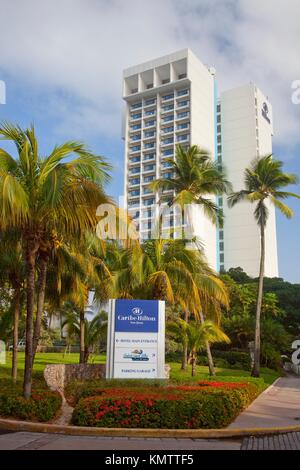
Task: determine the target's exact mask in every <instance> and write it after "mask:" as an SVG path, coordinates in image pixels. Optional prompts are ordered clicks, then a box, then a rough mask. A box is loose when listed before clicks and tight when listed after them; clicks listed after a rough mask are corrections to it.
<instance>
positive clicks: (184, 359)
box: [181, 312, 189, 370]
mask: <svg viewBox="0 0 300 470" xmlns="http://www.w3.org/2000/svg"><path fill="white" fill-rule="evenodd" d="M184 320H185V321H186V322H188V321H189V314H188V312H184ZM187 364H188V345H187V342H185V344H184V345H183V352H182V362H181V370H186V369H187Z"/></svg>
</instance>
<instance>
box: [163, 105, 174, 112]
mask: <svg viewBox="0 0 300 470" xmlns="http://www.w3.org/2000/svg"><path fill="white" fill-rule="evenodd" d="M172 109H174V104H168V105H167V106H163V107H162V110H163V111H171V110H172Z"/></svg>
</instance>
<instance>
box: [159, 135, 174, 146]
mask: <svg viewBox="0 0 300 470" xmlns="http://www.w3.org/2000/svg"><path fill="white" fill-rule="evenodd" d="M161 142H162V144H165V145H166V144H173V142H174V139H173V137H169V138H168V139H163V140H162V141H161Z"/></svg>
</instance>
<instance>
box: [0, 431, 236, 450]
mask: <svg viewBox="0 0 300 470" xmlns="http://www.w3.org/2000/svg"><path fill="white" fill-rule="evenodd" d="M240 447H241V441H236V440H226V441H223V440H217V439H205V440H203V439H166V438H162V439H160V438H156V439H153V438H152V439H150V438H149V439H144V438H127V437H123V438H122V437H96V436H95V437H91V436H62V435H59V434H43V433H31V432H18V433H11V434H3V435H1V436H0V450H180V449H181V450H207V449H209V450H240Z"/></svg>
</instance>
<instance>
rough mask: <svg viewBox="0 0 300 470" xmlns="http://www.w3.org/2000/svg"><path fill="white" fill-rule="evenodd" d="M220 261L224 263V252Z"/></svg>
mask: <svg viewBox="0 0 300 470" xmlns="http://www.w3.org/2000/svg"><path fill="white" fill-rule="evenodd" d="M220 263H224V253H221V254H220Z"/></svg>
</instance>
